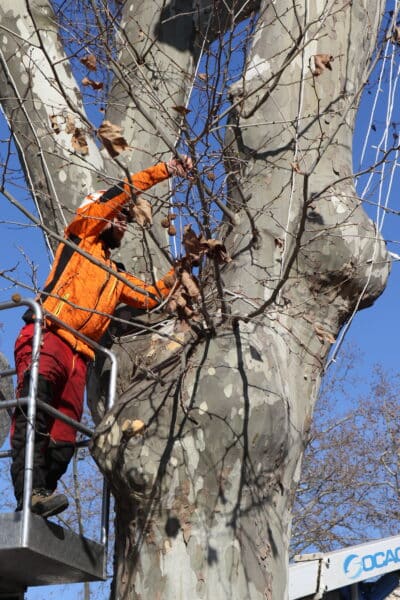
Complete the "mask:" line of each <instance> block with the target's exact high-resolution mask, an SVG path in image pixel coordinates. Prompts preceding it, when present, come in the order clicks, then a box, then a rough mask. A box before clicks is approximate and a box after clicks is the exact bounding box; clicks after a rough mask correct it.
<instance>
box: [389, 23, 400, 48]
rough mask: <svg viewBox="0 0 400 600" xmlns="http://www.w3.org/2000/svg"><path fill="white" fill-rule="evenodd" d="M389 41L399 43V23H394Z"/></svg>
mask: <svg viewBox="0 0 400 600" xmlns="http://www.w3.org/2000/svg"><path fill="white" fill-rule="evenodd" d="M391 41H392V42H393V43H394V44H400V27H399V25H396V26H395V27H393V33H392V38H391Z"/></svg>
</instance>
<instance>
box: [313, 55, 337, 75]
mask: <svg viewBox="0 0 400 600" xmlns="http://www.w3.org/2000/svg"><path fill="white" fill-rule="evenodd" d="M312 58H313V59H314V69H313V71H312V73H313V75H315V77H318V76H319V75H321V73H322V71H325V69H329V70H330V71H332V65H331V62H333V60H334V58H333V56H332V55H331V54H314V56H313V57H312Z"/></svg>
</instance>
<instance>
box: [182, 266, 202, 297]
mask: <svg viewBox="0 0 400 600" xmlns="http://www.w3.org/2000/svg"><path fill="white" fill-rule="evenodd" d="M180 280H181V282H182V285H183V286H185V288H186V291H187V293H188V294H189V296H190V297H191V298H193V299H194V300H200V297H201V296H200V290H199V287H198V285H197V283H196V282H195V280H194V277H193V275H191V274H190V273H188V272H187V271H183V272H182V273H181V274H180Z"/></svg>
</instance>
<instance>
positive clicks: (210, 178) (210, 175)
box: [206, 171, 216, 181]
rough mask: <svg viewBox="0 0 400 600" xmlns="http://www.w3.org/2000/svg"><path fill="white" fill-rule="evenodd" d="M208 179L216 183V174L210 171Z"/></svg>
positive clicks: (207, 175) (207, 174)
mask: <svg viewBox="0 0 400 600" xmlns="http://www.w3.org/2000/svg"><path fill="white" fill-rule="evenodd" d="M206 177H207V179H209V180H210V181H215V179H216V177H215V173H213V172H212V171H208V173H206Z"/></svg>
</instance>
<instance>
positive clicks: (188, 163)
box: [66, 155, 193, 237]
mask: <svg viewBox="0 0 400 600" xmlns="http://www.w3.org/2000/svg"><path fill="white" fill-rule="evenodd" d="M192 167H193V164H192V160H191V158H190V157H188V156H183V155H182V156H180V157H177V158H171V159H170V160H169V161H168V162H167V163H164V162H162V163H158V164H157V165H154V166H153V167H149V168H148V169H145V170H144V171H139V173H135V174H133V175H131V176H130V178H129V180H128V178H126V179H124V181H122V182H120V183H119V184H117V185H114V186H113V187H112V188H110V189H109V190H107V191H105V192H104V193H103V194H102V195H101V196H100V197H99V198H98V200H96V201H95V202H91V201H90V197H89V201H88V202H87V203H85V202H84V203H83V204H82V206H81V207H80V208H78V210H77V214H76V216H75V218H74V219H73V221H72V222H71V223H70V224H69V226H68V227H67V229H66V235H67V236H71V235H76V236H79V237H87V236H89V235H98V234H99V233H100V232H101V231H102V230H103V229H104V227H105V225H106V224H107V223H109V222H110V221H112V219H113V218H114V217H115V216H116V215H117V214H118V213H119V212H120V211H121V208H122V207H123V206H124V205H125V204H126V203H127V202H129V201H130V200H132V198H133V197H134V196H135V195H136V194H137V193H138V192H144V191H146V190H148V189H149V188H151V187H153V185H156V184H157V183H160V182H161V181H164V180H165V179H168V177H171V176H178V177H189V174H190V171H191V169H192Z"/></svg>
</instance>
